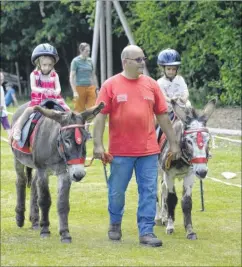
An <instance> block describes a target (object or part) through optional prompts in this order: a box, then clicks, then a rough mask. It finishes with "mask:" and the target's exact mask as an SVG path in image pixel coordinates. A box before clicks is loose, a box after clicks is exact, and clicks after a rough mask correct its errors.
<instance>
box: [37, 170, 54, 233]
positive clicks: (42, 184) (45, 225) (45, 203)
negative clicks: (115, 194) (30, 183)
mask: <svg viewBox="0 0 242 267" xmlns="http://www.w3.org/2000/svg"><path fill="white" fill-rule="evenodd" d="M37 176H38V179H37V191H38V205H39V207H40V210H41V220H40V227H41V230H40V236H41V237H49V236H50V231H49V225H50V221H49V210H50V206H51V197H50V191H49V179H48V175H47V171H46V170H45V169H37Z"/></svg>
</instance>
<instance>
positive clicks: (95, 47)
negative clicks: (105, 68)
mask: <svg viewBox="0 0 242 267" xmlns="http://www.w3.org/2000/svg"><path fill="white" fill-rule="evenodd" d="M101 5H102V1H96V10H95V22H94V30H93V39H92V55H91V58H92V64H93V68H94V71H95V72H96V69H97V56H98V42H99V29H100V27H99V24H100V15H101V14H100V11H101Z"/></svg>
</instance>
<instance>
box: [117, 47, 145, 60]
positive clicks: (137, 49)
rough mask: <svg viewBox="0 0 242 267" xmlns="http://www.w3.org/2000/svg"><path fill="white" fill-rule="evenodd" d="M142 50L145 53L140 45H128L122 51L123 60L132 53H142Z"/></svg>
mask: <svg viewBox="0 0 242 267" xmlns="http://www.w3.org/2000/svg"><path fill="white" fill-rule="evenodd" d="M140 52H141V53H143V50H142V49H141V48H140V47H139V46H137V45H128V46H126V47H125V48H124V49H123V51H122V53H121V60H124V59H125V58H130V57H131V55H133V54H136V53H140Z"/></svg>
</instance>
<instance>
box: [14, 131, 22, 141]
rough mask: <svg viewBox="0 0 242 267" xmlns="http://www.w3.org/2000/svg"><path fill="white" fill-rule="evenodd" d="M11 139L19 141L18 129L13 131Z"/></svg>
mask: <svg viewBox="0 0 242 267" xmlns="http://www.w3.org/2000/svg"><path fill="white" fill-rule="evenodd" d="M13 139H14V140H15V141H20V139H21V131H20V130H19V129H15V130H14V131H13Z"/></svg>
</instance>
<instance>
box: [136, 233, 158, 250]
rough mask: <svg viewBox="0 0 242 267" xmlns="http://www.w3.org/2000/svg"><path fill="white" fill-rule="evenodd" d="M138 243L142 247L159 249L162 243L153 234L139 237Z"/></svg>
mask: <svg viewBox="0 0 242 267" xmlns="http://www.w3.org/2000/svg"><path fill="white" fill-rule="evenodd" d="M139 242H140V244H142V245H146V246H150V247H160V246H162V241H161V240H160V239H158V238H157V236H156V235H154V234H153V233H150V234H147V235H143V236H140V237H139Z"/></svg>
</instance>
